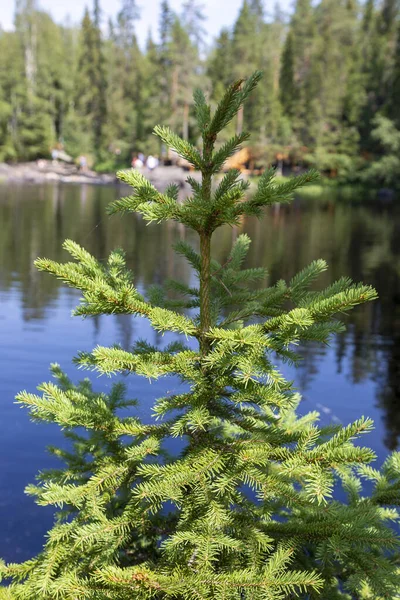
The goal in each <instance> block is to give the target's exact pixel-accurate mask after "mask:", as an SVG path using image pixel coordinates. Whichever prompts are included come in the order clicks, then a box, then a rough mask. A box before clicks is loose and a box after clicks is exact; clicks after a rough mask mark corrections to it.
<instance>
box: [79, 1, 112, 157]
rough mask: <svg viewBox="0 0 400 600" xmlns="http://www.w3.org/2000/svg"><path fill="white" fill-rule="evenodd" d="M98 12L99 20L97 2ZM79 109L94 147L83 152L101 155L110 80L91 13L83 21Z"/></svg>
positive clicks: (99, 36)
mask: <svg viewBox="0 0 400 600" xmlns="http://www.w3.org/2000/svg"><path fill="white" fill-rule="evenodd" d="M94 9H95V10H94V13H95V19H96V20H98V19H99V15H100V12H99V10H100V9H99V3H98V1H97V0H96V2H95V5H94ZM76 107H77V113H78V115H79V116H80V117H81V120H82V125H83V128H84V130H85V131H86V132H88V133H89V134H90V136H91V140H90V148H83V149H82V150H83V151H85V152H88V151H92V153H97V152H98V151H99V150H100V149H101V145H102V141H103V128H104V123H105V121H106V78H105V64H104V53H103V43H102V35H101V30H100V28H99V27H98V26H97V25H96V21H94V20H92V18H91V16H90V14H89V11H88V10H86V11H85V15H84V18H83V21H82V32H81V43H80V55H79V61H78V73H77V82H76ZM82 150H81V151H82Z"/></svg>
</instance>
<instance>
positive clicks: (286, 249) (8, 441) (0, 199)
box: [0, 185, 400, 560]
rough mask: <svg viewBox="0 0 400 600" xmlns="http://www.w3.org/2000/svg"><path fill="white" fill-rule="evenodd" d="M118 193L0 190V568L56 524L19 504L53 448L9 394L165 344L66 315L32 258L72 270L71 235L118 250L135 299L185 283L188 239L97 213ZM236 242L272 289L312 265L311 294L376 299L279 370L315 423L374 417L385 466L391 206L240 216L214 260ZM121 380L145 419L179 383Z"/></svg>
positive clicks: (399, 279) (63, 295) (398, 364)
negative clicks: (92, 353)
mask: <svg viewBox="0 0 400 600" xmlns="http://www.w3.org/2000/svg"><path fill="white" fill-rule="evenodd" d="M123 193H125V191H123V190H118V188H116V187H111V186H110V187H89V186H71V185H70V186H67V185H56V186H51V185H47V186H40V187H38V186H12V187H11V186H2V187H0V226H1V236H0V332H1V344H0V365H1V378H0V391H1V396H0V398H1V403H0V415H1V422H2V424H3V435H2V436H1V440H0V463H1V464H0V498H1V500H0V530H2V531H3V532H4V534H3V535H4V538H3V539H1V540H0V556H2V557H4V558H6V559H7V560H20V559H25V558H27V557H29V556H30V555H32V554H33V553H34V552H37V551H38V550H39V549H40V547H41V544H42V539H43V537H42V536H43V533H44V532H45V531H46V529H47V528H48V527H49V526H50V524H51V519H52V516H51V513H50V512H48V513H46V511H45V510H44V509H42V508H37V507H35V505H34V504H33V503H32V500H31V499H30V498H26V497H24V495H23V488H24V486H25V485H26V484H27V483H29V482H31V481H32V480H33V479H34V476H35V473H36V472H37V471H38V470H39V469H41V468H46V467H49V466H51V465H53V464H54V463H53V462H52V461H53V459H52V458H51V457H49V456H48V455H47V454H45V451H44V446H45V444H57V443H58V442H59V440H60V433H59V431H58V429H57V428H56V427H54V428H52V427H50V426H47V427H46V426H40V425H34V424H32V423H30V422H29V419H28V417H27V415H26V414H25V411H21V410H20V409H19V408H18V407H16V406H15V405H14V404H13V398H14V396H15V394H16V393H17V392H18V391H20V390H21V389H29V390H30V391H32V390H34V388H35V386H36V385H37V384H38V383H39V382H40V381H43V380H46V379H47V378H48V365H49V363H50V362H55V361H56V362H59V363H60V364H61V365H62V366H63V368H65V370H66V371H67V372H68V373H69V374H71V375H72V376H73V377H74V378H78V377H79V374H78V373H77V372H76V370H75V369H74V367H73V366H72V363H71V359H72V357H73V356H74V354H76V352H77V350H91V349H92V348H93V347H94V346H95V345H96V344H112V343H115V342H117V343H119V344H121V345H122V346H123V347H125V348H128V347H129V346H130V345H131V343H132V340H133V339H137V338H138V337H144V338H147V339H149V340H150V341H151V342H153V343H161V344H163V343H165V341H166V338H167V337H168V336H166V338H162V339H161V338H159V337H157V336H156V335H155V334H154V332H152V331H151V330H150V328H149V327H148V324H147V323H146V322H145V321H144V320H141V319H132V318H130V317H128V316H123V315H120V316H114V317H111V316H101V317H96V318H94V319H88V320H85V321H82V320H80V319H73V318H71V310H72V308H73V307H74V306H75V305H76V303H77V301H78V300H79V294H78V293H77V292H75V291H74V290H70V289H68V288H66V287H65V286H62V285H60V283H59V282H58V281H57V280H55V279H54V278H52V277H50V276H49V275H47V274H43V273H39V272H37V271H36V269H35V268H34V267H33V264H32V263H33V260H34V259H35V258H36V257H37V256H46V257H49V258H52V259H54V260H59V261H65V260H68V255H67V254H66V253H65V252H64V251H63V250H62V248H61V244H62V242H63V240H64V239H65V238H72V239H74V240H75V241H77V242H78V243H80V244H82V245H83V246H85V248H86V249H87V250H89V252H91V253H93V254H94V255H95V256H96V257H98V258H106V257H107V255H108V254H109V252H110V251H111V250H113V249H114V248H119V247H122V248H124V249H125V251H126V255H127V261H128V264H129V266H130V267H131V268H132V269H133V271H134V274H135V280H136V284H137V285H138V287H139V288H141V289H144V288H146V287H147V286H148V285H150V284H151V283H161V282H162V281H164V280H165V278H167V277H176V278H179V279H183V280H184V281H186V282H189V280H190V279H191V278H192V274H191V272H190V270H189V268H188V266H187V265H186V263H185V262H184V261H183V260H182V259H181V258H180V257H179V256H177V255H176V254H175V253H174V252H173V250H172V248H171V245H172V244H173V242H174V241H177V240H178V239H181V238H182V237H184V236H185V235H186V236H187V235H188V234H187V233H185V231H184V230H183V229H182V228H180V227H179V226H177V225H174V224H164V225H161V226H160V225H150V226H146V225H145V223H144V222H143V221H142V220H141V219H140V218H138V217H137V216H135V215H128V216H126V217H124V218H122V219H121V218H120V217H112V218H110V217H108V216H107V215H106V214H105V207H106V205H107V204H108V202H110V201H111V200H113V199H114V198H115V197H118V196H120V195H121V194H123ZM240 232H246V233H248V234H249V235H250V237H251V238H252V240H253V241H252V246H251V250H250V254H249V257H248V266H252V265H254V266H255V265H257V266H259V265H263V266H266V267H267V268H268V270H269V277H268V282H267V283H274V282H275V281H276V280H277V279H281V278H284V279H289V278H290V277H292V276H293V275H294V274H295V273H296V272H298V271H299V270H300V269H302V268H303V267H304V266H306V265H307V264H309V263H310V262H311V261H312V260H314V259H316V258H319V257H321V258H324V259H325V260H326V261H327V262H328V264H329V270H328V271H327V272H326V273H324V274H323V276H322V277H321V279H320V281H319V284H318V285H319V286H321V287H322V286H327V285H329V284H330V283H331V282H332V281H334V280H336V279H338V278H339V277H342V276H344V275H347V276H349V277H351V278H352V279H353V280H355V281H363V282H365V283H369V284H372V285H373V286H375V287H376V289H377V290H378V293H379V300H378V301H377V302H374V303H371V304H369V305H367V306H363V307H361V308H358V309H356V310H355V311H353V312H352V313H350V315H349V316H348V317H346V320H347V325H348V328H347V331H346V332H345V333H344V334H342V335H340V336H339V337H338V338H337V339H336V340H334V341H333V343H332V345H331V346H330V347H327V348H324V347H320V346H316V345H308V346H305V347H302V348H299V352H300V354H301V355H302V356H303V360H302V362H301V365H300V367H299V368H298V369H296V371H294V370H292V369H290V368H288V367H286V366H285V367H283V368H284V370H285V374H286V375H287V376H289V377H290V378H292V379H294V380H295V382H296V385H297V386H298V387H299V389H300V390H301V391H302V393H303V397H304V402H303V404H302V407H301V409H302V410H303V411H304V412H305V411H308V410H314V409H318V410H320V412H321V420H322V422H324V423H326V422H330V421H332V420H339V421H342V422H344V423H345V422H348V421H350V420H352V419H355V418H357V417H359V416H360V415H361V414H367V415H370V416H372V417H373V418H374V419H375V422H376V429H375V432H374V433H373V434H372V435H371V436H370V437H369V440H368V444H369V445H370V446H372V447H373V448H374V449H375V450H376V452H377V454H378V456H379V460H380V461H382V460H383V459H384V458H385V455H386V454H387V451H388V449H394V448H397V447H398V445H399V440H400V405H399V403H400V206H396V204H393V205H381V204H379V203H376V204H373V203H368V204H367V203H360V202H358V203H351V202H349V201H334V200H332V199H330V198H329V197H324V198H315V199H309V200H300V199H297V200H296V201H295V202H294V203H293V204H292V205H290V206H276V207H273V208H271V209H270V210H269V211H268V213H267V215H266V218H264V219H263V220H262V221H256V220H254V219H249V220H243V222H242V223H241V224H240V226H239V227H238V228H237V229H233V230H232V229H230V228H225V229H223V230H221V231H220V232H219V233H218V235H217V236H216V237H215V240H214V246H213V252H214V255H215V257H216V258H217V259H218V260H221V261H223V260H224V258H225V257H226V255H227V254H228V252H229V250H230V247H231V244H232V241H233V240H234V238H235V237H236V236H237V235H238V234H239V233H240ZM189 238H190V240H191V241H194V242H195V243H196V241H195V239H194V238H193V237H190V236H189ZM126 380H127V382H128V389H129V393H130V395H131V396H132V395H133V396H135V397H137V398H139V400H140V406H141V408H140V410H141V411H142V417H143V418H150V413H151V410H150V408H151V404H152V400H153V399H154V398H155V397H158V396H159V395H161V394H163V393H164V392H165V390H166V389H173V388H174V386H175V385H177V384H176V381H173V380H169V381H167V382H165V381H162V382H156V383H155V384H152V385H151V386H149V385H148V384H147V382H143V381H142V380H141V379H139V378H135V377H129V378H126ZM110 385H111V382H110V380H108V379H106V378H99V379H97V381H96V382H95V386H96V388H97V389H103V390H107V389H109V387H110ZM2 537H3V536H2Z"/></svg>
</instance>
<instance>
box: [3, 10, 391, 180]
mask: <svg viewBox="0 0 400 600" xmlns="http://www.w3.org/2000/svg"><path fill="white" fill-rule="evenodd" d="M399 17H400V3H399V1H398V0H365V1H364V2H360V1H359V0H319V1H318V2H317V3H314V2H313V3H312V2H311V1H310V0H296V2H295V4H294V6H293V10H292V12H291V14H287V13H285V12H283V11H282V9H281V8H280V7H279V5H278V4H277V5H276V6H275V8H274V10H273V12H271V11H268V10H267V9H266V6H265V5H264V4H263V2H262V0H244V2H243V4H242V6H241V9H240V11H239V14H238V16H237V19H236V21H235V22H234V24H233V26H232V27H231V28H229V29H223V30H221V32H220V34H219V35H218V37H217V39H215V40H210V39H209V36H208V34H207V19H206V18H205V15H204V11H203V7H202V5H201V2H197V1H192V2H191V1H189V0H188V1H187V2H185V3H183V5H182V10H181V11H180V12H179V14H178V13H177V12H175V11H173V10H172V9H171V7H170V5H169V3H168V0H162V2H161V11H160V19H159V23H158V24H157V23H155V24H154V27H153V33H149V35H148V39H147V42H146V44H145V47H141V45H139V43H138V40H137V31H138V29H139V28H140V26H141V22H140V9H139V7H138V4H137V2H136V0H120V3H119V5H118V6H117V7H116V16H115V18H113V19H110V20H109V22H108V23H107V22H106V19H105V17H104V16H103V12H102V7H101V5H100V3H99V0H94V4H93V5H92V6H90V7H89V8H87V9H86V11H85V13H84V16H83V19H82V21H81V23H80V25H79V26H75V25H72V24H71V23H68V22H67V23H63V24H60V23H55V22H54V20H53V19H52V18H51V16H50V15H49V14H47V13H46V12H44V11H43V10H41V9H40V6H39V4H38V3H37V0H17V2H16V11H15V28H14V30H13V31H3V30H0V55H1V57H2V59H1V63H0V161H6V162H16V161H30V160H36V159H38V158H47V157H49V156H50V154H51V149H52V148H57V147H58V148H63V149H64V151H65V152H66V153H67V154H68V155H70V156H71V157H73V158H76V157H78V156H79V155H82V154H84V155H86V156H88V158H89V164H90V165H91V166H94V167H95V168H96V169H97V170H99V171H114V170H115V169H117V168H119V167H126V166H129V165H130V162H131V158H132V155H133V154H134V153H138V152H143V153H145V154H149V153H153V154H157V155H162V154H163V151H165V148H164V147H163V146H162V145H160V142H159V140H157V138H156V137H155V136H153V135H151V132H152V130H153V128H154V126H155V124H156V123H163V124H166V125H168V126H169V127H171V129H172V130H173V131H174V132H175V133H177V134H178V135H181V136H182V137H183V139H185V140H188V141H190V142H192V143H197V142H198V138H199V131H198V128H197V126H196V122H195V111H194V106H193V100H192V97H191V91H192V89H193V88H196V87H199V86H200V87H201V88H202V89H204V90H205V91H206V93H207V94H208V97H209V98H210V100H211V103H212V105H213V106H215V105H216V104H217V103H218V102H219V101H220V100H221V97H222V95H223V90H224V89H225V88H226V86H227V84H228V83H229V82H231V81H232V80H234V79H238V78H240V77H243V76H245V75H246V74H248V73H249V72H251V71H253V70H257V69H258V70H262V71H263V73H264V77H263V79H262V82H261V83H260V85H259V87H258V88H257V90H256V91H255V93H254V94H253V96H252V97H251V99H250V100H249V103H248V104H247V105H246V107H245V108H244V109H242V110H241V111H240V112H239V114H238V115H237V117H236V118H235V120H234V121H233V122H232V123H231V124H230V126H229V127H228V130H227V132H226V136H227V137H229V136H231V135H232V134H234V133H237V134H240V133H241V131H242V130H246V131H248V132H249V133H250V134H251V139H252V145H251V148H250V152H249V154H250V155H251V164H252V165H253V166H259V167H261V168H264V167H266V166H268V165H275V166H279V167H282V166H283V168H284V169H285V168H286V169H287V170H289V171H291V170H299V169H303V168H309V167H315V168H317V169H319V170H320V171H321V172H322V173H324V174H325V175H327V176H328V177H332V178H335V179H336V180H338V181H346V182H363V183H367V184H368V185H371V184H373V185H374V186H376V187H390V188H395V187H396V186H398V183H397V181H396V179H397V173H398V172H399V169H400V158H399V150H400V106H399V102H398V97H399V94H400V18H399Z"/></svg>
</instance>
